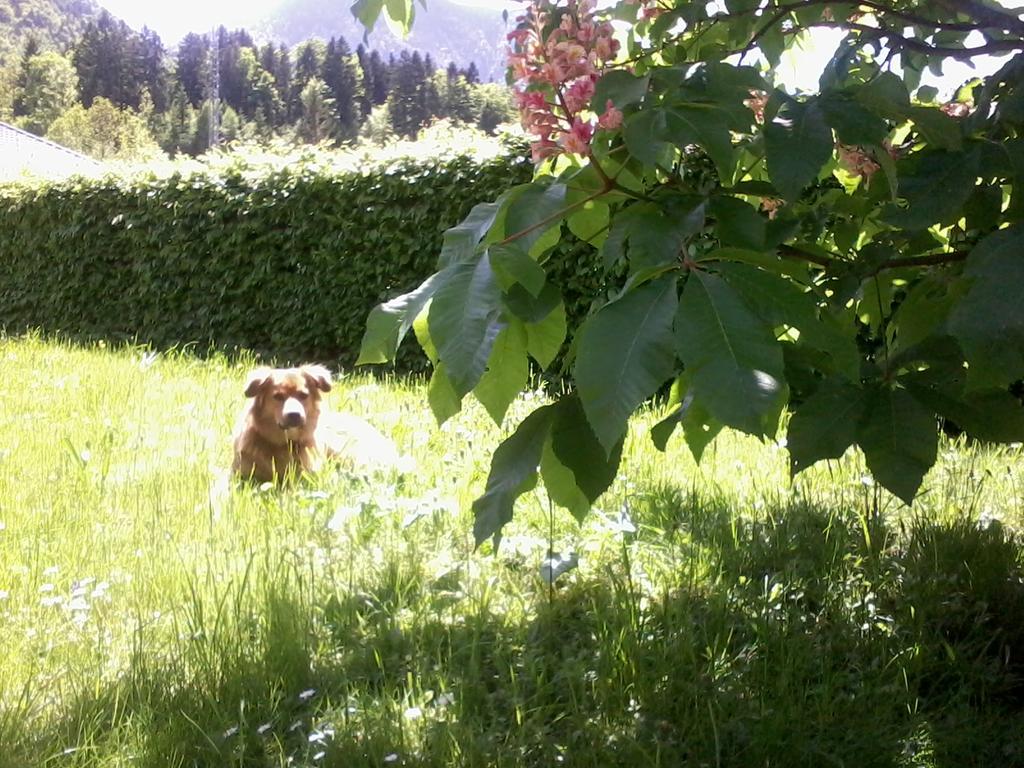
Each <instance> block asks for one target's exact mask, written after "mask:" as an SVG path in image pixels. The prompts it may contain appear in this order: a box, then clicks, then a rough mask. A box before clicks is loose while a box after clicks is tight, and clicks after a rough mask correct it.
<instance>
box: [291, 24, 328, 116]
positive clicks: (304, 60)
mask: <svg viewBox="0 0 1024 768" xmlns="http://www.w3.org/2000/svg"><path fill="white" fill-rule="evenodd" d="M324 48H325V47H324V44H323V42H321V41H320V40H307V41H306V42H304V43H300V44H299V45H298V46H297V47H296V49H295V67H294V69H293V71H292V83H291V97H290V99H289V106H290V110H289V114H290V115H291V117H292V118H295V117H298V116H300V115H301V114H302V92H303V90H305V88H306V85H307V84H308V83H309V81H310V80H312V79H313V78H320V77H321V75H322V73H323V68H324V56H325V49H324Z"/></svg>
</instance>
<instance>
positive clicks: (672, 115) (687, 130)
mask: <svg viewBox="0 0 1024 768" xmlns="http://www.w3.org/2000/svg"><path fill="white" fill-rule="evenodd" d="M665 130H666V134H665V135H666V138H668V139H669V141H672V142H674V143H675V145H676V146H677V147H678V148H679V149H683V148H684V147H685V146H686V145H688V144H696V145H698V146H699V147H701V148H702V149H703V150H704V151H705V152H707V153H708V157H710V158H711V160H712V162H714V164H715V166H716V168H717V169H718V174H719V176H721V178H722V179H723V180H726V181H732V174H733V170H734V166H735V156H734V155H735V153H734V151H733V145H732V133H731V131H730V130H729V115H728V113H726V112H725V111H724V110H722V109H719V108H718V107H715V106H713V105H710V104H676V105H673V106H672V108H671V109H669V110H668V113H667V114H666V118H665Z"/></svg>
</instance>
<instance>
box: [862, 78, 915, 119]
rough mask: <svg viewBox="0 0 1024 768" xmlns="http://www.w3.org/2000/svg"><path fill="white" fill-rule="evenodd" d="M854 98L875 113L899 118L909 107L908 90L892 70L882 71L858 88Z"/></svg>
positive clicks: (890, 117)
mask: <svg viewBox="0 0 1024 768" xmlns="http://www.w3.org/2000/svg"><path fill="white" fill-rule="evenodd" d="M854 98H856V99H857V101H859V102H860V103H861V104H863V105H864V106H866V107H867V108H868V109H870V110H871V111H872V112H874V113H875V114H878V115H881V116H882V117H887V118H889V119H891V120H901V119H903V117H904V116H905V115H906V112H907V110H908V109H909V108H910V92H909V91H908V90H907V86H906V85H905V84H904V82H903V81H902V80H901V79H900V78H899V77H897V76H896V75H894V74H893V73H892V72H883V73H882V74H880V75H879V76H878V77H876V78H875V79H873V80H872V81H871V82H869V83H867V84H866V85H864V86H863V87H862V88H860V89H859V90H858V91H857V92H856V94H855V95H854Z"/></svg>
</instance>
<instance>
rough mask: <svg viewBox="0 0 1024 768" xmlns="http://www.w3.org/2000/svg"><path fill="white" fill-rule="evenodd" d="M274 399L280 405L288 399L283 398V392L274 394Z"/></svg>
mask: <svg viewBox="0 0 1024 768" xmlns="http://www.w3.org/2000/svg"><path fill="white" fill-rule="evenodd" d="M274 399H275V400H277V401H278V402H280V403H283V402H284V401H285V400H287V399H288V398H287V397H286V396H285V394H284V392H275V393H274Z"/></svg>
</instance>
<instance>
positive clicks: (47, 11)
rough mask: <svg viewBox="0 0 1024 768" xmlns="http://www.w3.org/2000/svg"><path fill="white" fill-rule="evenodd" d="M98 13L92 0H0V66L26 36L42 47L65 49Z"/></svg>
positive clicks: (18, 50) (17, 50)
mask: <svg viewBox="0 0 1024 768" xmlns="http://www.w3.org/2000/svg"><path fill="white" fill-rule="evenodd" d="M99 12H100V7H99V5H97V4H96V2H94V0H0V67H2V66H5V65H6V64H9V63H11V61H12V60H13V59H14V58H16V57H17V56H19V55H20V53H21V51H22V50H23V49H24V47H25V42H26V41H27V40H28V39H29V37H33V36H34V37H35V38H36V40H38V41H39V43H40V45H41V46H42V47H43V48H44V49H45V48H56V49H58V50H63V49H65V48H66V47H67V46H68V45H70V44H71V42H72V41H73V40H74V39H75V38H77V37H78V35H79V33H80V32H81V31H82V29H83V28H84V27H85V25H86V23H87V22H88V21H89V19H92V18H95V17H96V16H98V15H99Z"/></svg>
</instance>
